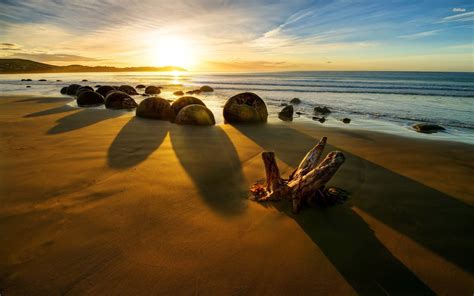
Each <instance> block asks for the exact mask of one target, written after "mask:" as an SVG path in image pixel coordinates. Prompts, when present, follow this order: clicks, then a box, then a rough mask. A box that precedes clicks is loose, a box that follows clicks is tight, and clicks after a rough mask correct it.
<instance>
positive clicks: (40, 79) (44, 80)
mask: <svg viewBox="0 0 474 296" xmlns="http://www.w3.org/2000/svg"><path fill="white" fill-rule="evenodd" d="M38 81H48V80H46V79H40V80H38Z"/></svg>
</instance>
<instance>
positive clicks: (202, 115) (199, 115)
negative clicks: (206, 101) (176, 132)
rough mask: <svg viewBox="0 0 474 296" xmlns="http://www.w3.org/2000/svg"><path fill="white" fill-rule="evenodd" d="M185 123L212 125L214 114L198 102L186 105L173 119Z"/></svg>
mask: <svg viewBox="0 0 474 296" xmlns="http://www.w3.org/2000/svg"><path fill="white" fill-rule="evenodd" d="M174 122H175V123H177V124H186V125H214V124H216V120H215V119H214V114H212V112H211V110H209V109H208V108H207V107H206V106H203V105H200V104H192V105H187V106H186V107H184V108H182V109H181V110H180V111H179V113H178V115H177V116H176V119H175V121H174Z"/></svg>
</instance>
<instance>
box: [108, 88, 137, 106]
mask: <svg viewBox="0 0 474 296" xmlns="http://www.w3.org/2000/svg"><path fill="white" fill-rule="evenodd" d="M137 106H138V105H137V103H136V102H135V100H134V99H132V98H131V97H130V96H129V95H128V94H126V93H124V92H122V91H118V90H117V91H111V92H109V93H108V94H107V96H106V97H105V107H106V108H110V109H133V108H136V107H137Z"/></svg>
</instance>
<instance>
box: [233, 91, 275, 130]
mask: <svg viewBox="0 0 474 296" xmlns="http://www.w3.org/2000/svg"><path fill="white" fill-rule="evenodd" d="M267 117H268V111H267V106H266V105H265V102H264V101H263V100H262V99H261V98H260V97H259V96H257V95H256V94H254V93H250V92H246V93H240V94H238V95H235V96H233V97H231V98H230V99H228V100H227V102H226V103H225V105H224V120H225V122H226V123H237V122H267Z"/></svg>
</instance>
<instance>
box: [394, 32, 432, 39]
mask: <svg viewBox="0 0 474 296" xmlns="http://www.w3.org/2000/svg"><path fill="white" fill-rule="evenodd" d="M440 31H441V30H432V31H425V32H419V33H415V34H409V35H402V36H398V38H402V39H408V40H415V39H420V38H425V37H429V36H434V35H437V34H438V33H439V32H440Z"/></svg>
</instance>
